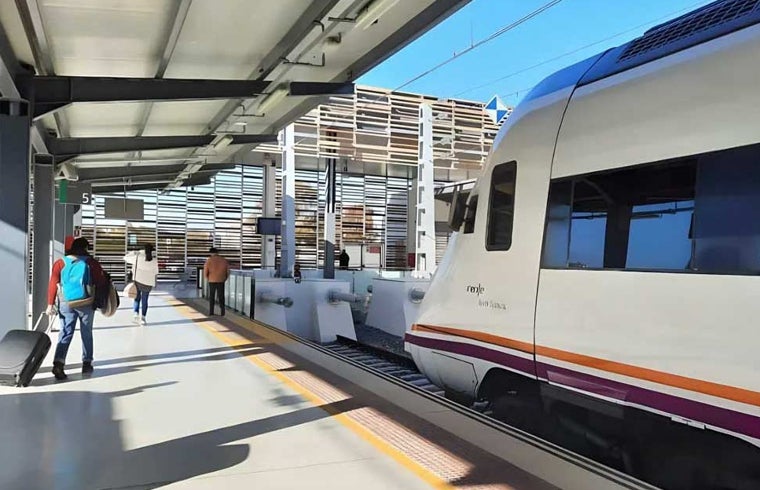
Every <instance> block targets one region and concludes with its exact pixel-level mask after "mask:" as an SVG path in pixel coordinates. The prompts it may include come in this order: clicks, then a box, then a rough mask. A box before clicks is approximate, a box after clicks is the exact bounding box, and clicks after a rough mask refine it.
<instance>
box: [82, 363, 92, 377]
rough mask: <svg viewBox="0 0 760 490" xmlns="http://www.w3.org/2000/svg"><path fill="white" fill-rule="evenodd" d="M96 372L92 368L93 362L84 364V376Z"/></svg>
mask: <svg viewBox="0 0 760 490" xmlns="http://www.w3.org/2000/svg"><path fill="white" fill-rule="evenodd" d="M94 370H95V368H93V367H92V362H83V363H82V374H90V373H92V372H93V371H94Z"/></svg>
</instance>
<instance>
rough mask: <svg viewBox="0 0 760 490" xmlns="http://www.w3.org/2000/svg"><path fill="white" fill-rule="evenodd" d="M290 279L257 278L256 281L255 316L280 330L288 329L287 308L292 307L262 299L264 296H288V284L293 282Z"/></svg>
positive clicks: (256, 318) (255, 318)
mask: <svg viewBox="0 0 760 490" xmlns="http://www.w3.org/2000/svg"><path fill="white" fill-rule="evenodd" d="M292 282H293V281H292V280H288V279H274V278H262V279H256V282H255V288H256V289H255V292H254V293H255V296H254V301H255V304H254V306H253V318H254V320H258V321H260V322H261V323H266V324H267V325H271V326H273V327H276V328H279V329H280V330H285V331H286V332H289V331H290V330H288V318H287V313H286V312H287V310H289V309H290V308H287V307H285V306H284V305H281V304H276V303H272V302H269V301H262V299H263V298H264V297H272V298H285V297H287V296H288V293H287V288H288V284H290V283H292Z"/></svg>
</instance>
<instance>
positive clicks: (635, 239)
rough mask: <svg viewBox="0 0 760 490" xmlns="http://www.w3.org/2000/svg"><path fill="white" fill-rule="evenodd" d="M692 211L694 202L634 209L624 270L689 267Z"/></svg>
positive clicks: (635, 207) (636, 207)
mask: <svg viewBox="0 0 760 490" xmlns="http://www.w3.org/2000/svg"><path fill="white" fill-rule="evenodd" d="M693 210H694V201H685V202H680V203H679V202H673V203H665V204H649V205H643V206H634V208H633V217H632V218H631V231H630V237H629V241H628V259H627V262H626V268H628V269H671V270H679V269H681V270H683V269H687V268H689V264H690V261H691V239H690V238H689V229H690V227H691V216H692V214H693Z"/></svg>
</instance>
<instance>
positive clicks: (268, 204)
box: [261, 158, 277, 269]
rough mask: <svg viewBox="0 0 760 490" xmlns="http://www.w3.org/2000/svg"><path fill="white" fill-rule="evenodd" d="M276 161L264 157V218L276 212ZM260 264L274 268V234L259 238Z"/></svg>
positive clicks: (270, 216)
mask: <svg viewBox="0 0 760 490" xmlns="http://www.w3.org/2000/svg"><path fill="white" fill-rule="evenodd" d="M276 165H277V163H276V162H275V160H274V158H269V159H267V158H265V159H264V209H263V210H262V211H263V213H264V217H265V218H274V217H275V215H276V214H277V209H276V208H277V166H276ZM261 240H262V242H261V266H262V268H264V269H274V267H275V261H276V259H277V241H276V237H275V236H274V235H264V236H262V238H261Z"/></svg>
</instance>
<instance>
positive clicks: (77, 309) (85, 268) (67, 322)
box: [47, 237, 108, 381]
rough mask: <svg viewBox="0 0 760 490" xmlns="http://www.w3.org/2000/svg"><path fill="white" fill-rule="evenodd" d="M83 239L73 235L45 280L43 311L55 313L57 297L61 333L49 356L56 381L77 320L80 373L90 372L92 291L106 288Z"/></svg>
mask: <svg viewBox="0 0 760 490" xmlns="http://www.w3.org/2000/svg"><path fill="white" fill-rule="evenodd" d="M89 248H90V244H89V242H88V241H87V239H86V238H81V237H80V238H77V239H76V240H74V241H73V242H72V243H71V247H70V248H69V249H68V250H66V252H65V253H66V255H65V256H64V257H63V258H61V259H58V260H56V261H55V263H54V264H53V271H52V273H51V275H50V282H49V283H48V298H47V300H48V307H47V314H48V315H50V316H53V315H54V314H55V306H54V305H55V303H56V299H57V300H58V316H59V318H60V323H61V333H60V334H59V335H58V345H57V346H56V348H55V355H54V357H53V376H55V379H57V380H58V381H62V380H64V379H66V378H67V376H66V372H65V371H64V367H65V365H66V354H67V353H68V351H69V346H70V345H71V339H72V338H73V337H74V331H75V330H76V325H77V322H79V334H80V335H81V337H82V373H83V374H90V373H92V371H93V367H92V360H93V346H92V324H93V320H94V319H95V290H96V289H98V288H105V287H108V284H107V281H106V275H105V273H104V271H103V268H102V267H101V266H100V264H99V263H98V261H97V260H95V259H94V258H93V257H92V256H91V255H90V254H89V252H88V249H89Z"/></svg>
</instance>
